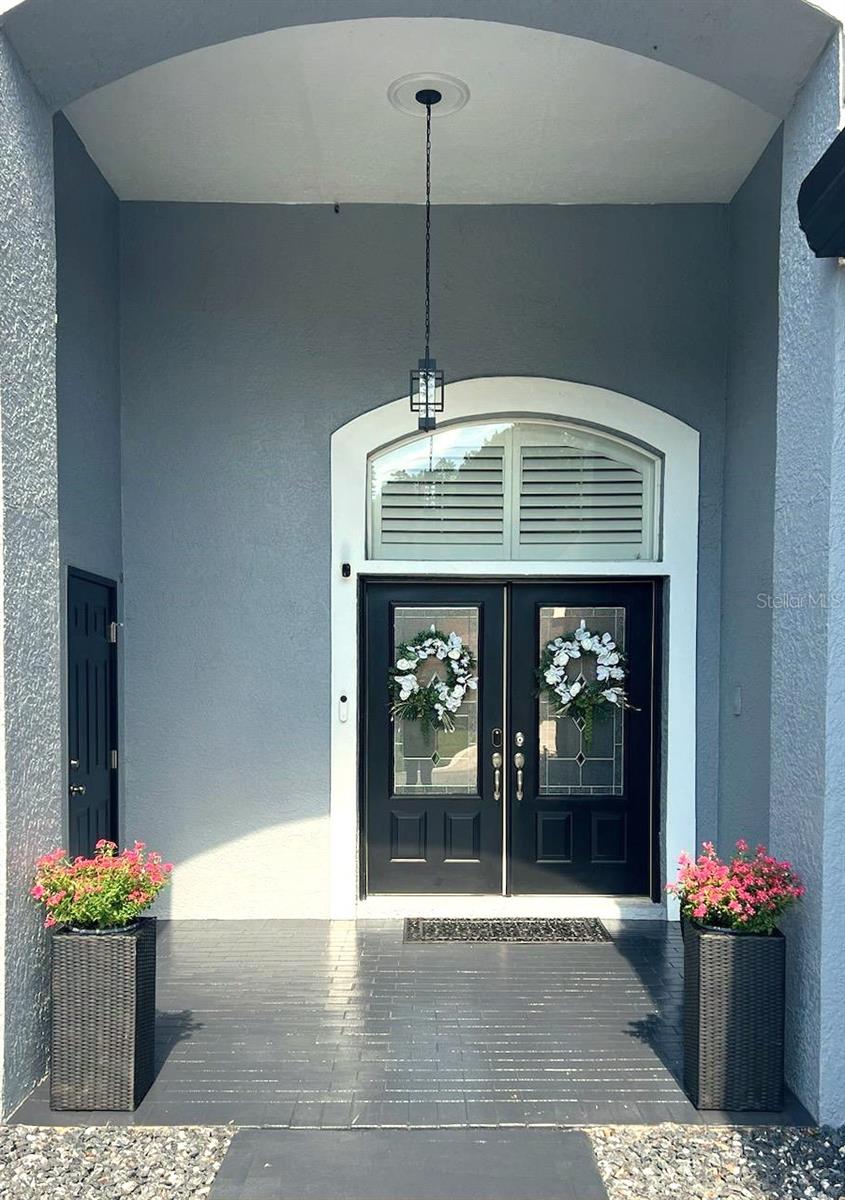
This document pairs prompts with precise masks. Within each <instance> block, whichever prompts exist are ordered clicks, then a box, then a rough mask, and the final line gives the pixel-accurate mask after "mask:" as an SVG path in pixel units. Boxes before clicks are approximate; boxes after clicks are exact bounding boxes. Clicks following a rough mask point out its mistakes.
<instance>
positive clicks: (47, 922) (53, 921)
mask: <svg viewBox="0 0 845 1200" xmlns="http://www.w3.org/2000/svg"><path fill="white" fill-rule="evenodd" d="M55 924H56V918H55V917H47V918H46V919H45V921H44V928H45V929H50V928H52V926H53V925H55Z"/></svg>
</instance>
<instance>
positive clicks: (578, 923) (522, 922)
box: [403, 917, 613, 942]
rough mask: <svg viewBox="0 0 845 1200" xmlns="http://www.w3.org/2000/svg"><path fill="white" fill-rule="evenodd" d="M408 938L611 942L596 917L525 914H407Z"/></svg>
mask: <svg viewBox="0 0 845 1200" xmlns="http://www.w3.org/2000/svg"><path fill="white" fill-rule="evenodd" d="M403 940H404V941H406V942H610V941H612V940H613V939H612V938H611V936H610V934H609V933H608V932H607V930H606V929H605V927H604V925H602V923H601V921H598V920H596V919H595V918H594V917H572V918H569V917H564V918H545V917H524V918H518V919H512V918H494V919H492V920H481V919H475V920H457V919H454V918H447V917H406V918H405V936H404V938H403Z"/></svg>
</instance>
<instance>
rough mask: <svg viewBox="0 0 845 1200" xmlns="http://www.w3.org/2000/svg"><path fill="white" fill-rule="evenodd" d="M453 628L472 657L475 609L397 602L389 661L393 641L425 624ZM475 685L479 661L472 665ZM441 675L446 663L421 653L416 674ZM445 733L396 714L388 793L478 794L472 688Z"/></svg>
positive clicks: (475, 699)
mask: <svg viewBox="0 0 845 1200" xmlns="http://www.w3.org/2000/svg"><path fill="white" fill-rule="evenodd" d="M432 625H433V626H434V627H435V629H437V630H438V631H439V632H440V633H443V634H445V635H446V637H448V636H449V634H450V633H456V634H458V636H459V637H460V638H462V640H463V642H464V644H465V645H466V646H468V647H469V649H470V650H471V651H472V654H473V656H474V657H475V658H476V659H478V609H477V608H475V607H446V606H444V607H442V608H441V607H436V606H431V607H424V608H423V607H418V606H407V607H398V608H396V609H395V610H394V627H393V653H394V662H395V661H396V659H397V658H398V656H399V647H400V646H401V645H402V644H403V643H405V642H409V641H413V640H414V639H415V638H416V637H417V635H418V634H420V633H427V632H428V631H429V630H430V629H431V626H432ZM475 673H476V675H478V677H479V687H480V686H481V664H480V663H479V665H478V667H476V671H475ZM432 676H436V677H437V678H439V679H445V678H446V666H445V664H444V663H442V662H440V661H438V660H437V659H434V658H429V659H426V660H425V661H424V662H423V663H422V665H421V666H420V667H419V668H418V674H417V677H418V679H419V681H420V683H421V684H423V685H424V684H426V683H428V682H429V681H430V679H431V678H432ZM453 720H454V723H455V728H454V730H453V731H452V732H451V733H447V732H446V731H445V730H442V729H435V730H425V729H423V727H422V725H421V724H420V722H419V721H408V720H405V719H403V718H401V717H398V718H397V719H396V720H395V721H394V724H393V793H394V795H396V796H446V795H449V796H454V795H460V796H475V795H477V794H478V691H477V690H474V691H473V690H469V691H467V693H466V695H465V696H464V698H463V702H462V704H461V707H460V709H459V710H458V712H456V713H455V714H454V716H453Z"/></svg>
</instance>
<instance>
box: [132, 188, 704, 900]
mask: <svg viewBox="0 0 845 1200" xmlns="http://www.w3.org/2000/svg"><path fill="white" fill-rule="evenodd" d="M421 219H422V214H421V210H420V209H418V208H402V207H367V206H363V207H343V208H342V210H341V212H340V214H339V215H335V213H334V212H333V211H332V210H331V208H307V207H306V208H287V207H275V206H247V205H240V206H229V205H190V204H181V205H168V204H124V205H123V206H122V212H121V230H122V235H121V236H122V246H121V255H122V289H123V290H122V296H121V322H122V386H123V403H124V410H123V454H124V459H123V505H124V511H123V521H124V570H125V579H126V610H125V619H126V638H125V646H126V648H125V655H126V668H125V675H126V686H125V691H126V727H127V731H128V745H127V749H126V771H127V798H126V806H127V807H126V822H127V834H128V835H129V836H130V837H131V836H136V835H137V836H143V838H144V839H145V840H146V841H148V842H150V843H154V844H156V845H159V846H160V847H161V849H162V850H163V851H165V852H166V854H167V855H168V857H170V858H172V859H174V860H175V861H176V862H177V863H181V864H182V865H181V867H180V869H179V870H178V871H177V873H176V879H175V884H174V888H173V891H172V895H171V897H170V901H169V903H170V904H171V906H172V911H174V912H175V913H180V914H183V915H189V914H191V915H202V914H203V913H213V914H214V915H217V916H226V915H232V916H236V915H248V914H250V913H254V914H255V915H277V914H278V915H295V914H297V913H301V914H303V915H321V914H322V915H324V914H325V912H326V911H327V889H328V848H327V838H328V758H329V716H328V714H329V695H328V669H329V649H328V638H329V624H328V602H329V569H330V568H329V438H330V434H331V432H332V431H333V430H334V429H336V428H337V427H338V426H339V425H341V424H342V423H343V422H345V421H347V420H349V419H350V418H352V417H353V416H355V415H357V414H358V413H360V412H362V411H364V410H366V409H368V408H371V407H374V406H376V405H378V404H381V403H384V402H386V401H387V400H390V399H392V398H394V397H395V396H396V395H399V394H401V393H402V391H403V388H404V386H405V382H404V381H405V380H406V378H407V370H408V366H409V363H410V362H412V361H413V360H414V359H415V358H416V356H417V355H418V354H419V332H420V319H421V311H420V298H421V291H420V238H421V233H422V225H421ZM434 222H435V268H434V274H435V292H434V334H433V343H434V347H435V349H436V352H437V356H438V358H439V359H440V360H441V361H442V362H443V364H444V366H445V368H446V371H447V372H448V376H449V378H450V379H456V378H463V377H469V376H478V375H496V374H514V375H541V376H552V377H562V378H567V379H573V380H577V381H581V382H586V383H591V384H597V385H600V386H604V387H608V388H611V389H615V390H617V391H620V392H624V393H627V394H630V395H632V396H635V397H638V398H639V399H642V400H645V401H647V402H649V403H651V404H654V405H656V406H658V407H659V408H662V409H665V410H666V411H668V412H671V413H673V414H675V415H676V416H678V417H680V418H681V419H682V420H684V421H687V422H689V423H690V424H691V425H693V426H695V427H696V428H697V429H699V430H700V431H701V434H702V448H703V449H702V480H701V483H702V508H701V511H702V518H701V590H700V620H701V631H702V633H701V654H700V661H699V695H700V696H701V698H702V702H701V703H700V708H699V712H700V718H699V738H700V747H701V750H700V767H699V812H700V820H701V824H702V828H704V829H712V828H713V826H714V823H715V815H716V814H715V805H716V782H717V761H718V755H717V721H718V716H717V714H718V703H717V699H718V688H719V679H718V663H719V659H718V637H719V580H720V574H721V565H720V536H721V474H722V458H723V422H724V392H725V336H726V328H725V313H726V308H727V295H726V279H727V271H726V266H727V216H726V212H725V210H724V209H721V208H718V207H713V206H688V207H687V206H673V207H641V208H565V207H561V208H542V207H536V208H530V209H519V208H509V207H484V208H470V207H462V208H443V209H441V208H438V209H437V210H436V211H435V214H434ZM409 428H410V421H409ZM227 849H228V852H229V857H228V858H227V857H226V851H227ZM268 856H269V857H268ZM270 859H272V861H271V860H270ZM235 862H239V863H243V864H244V869H245V870H247V864H248V871H249V873H250V877H251V878H255V879H256V886H255V890H254V892H253V893H252V894H249V895H245V894H244V893H243V891H242V890H241V889H237V890H236V891H235V892H234V893H232V892H230V891H228V889H227V891H226V893H225V894H223V893H222V892H221V889H220V886H219V880H220V876H221V874H223V873H228V871H229V870H230V869H231V867H232V865H233V863H235Z"/></svg>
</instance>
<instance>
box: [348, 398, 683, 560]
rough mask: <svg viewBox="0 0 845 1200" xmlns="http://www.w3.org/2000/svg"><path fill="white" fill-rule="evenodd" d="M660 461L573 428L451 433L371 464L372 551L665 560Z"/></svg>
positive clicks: (415, 556)
mask: <svg viewBox="0 0 845 1200" xmlns="http://www.w3.org/2000/svg"><path fill="white" fill-rule="evenodd" d="M660 465H661V462H660V457H659V456H658V455H656V454H654V453H652V452H650V451H648V450H645V449H643V448H642V447H640V446H638V445H633V444H631V443H630V442H626V441H625V440H624V439H622V438H621V437H618V436H616V435H614V434H610V433H604V432H598V431H596V430H594V429H591V428H586V427H584V426H579V425H574V424H567V423H565V422H558V421H548V422H546V421H506V420H499V421H490V422H485V423H484V424H474V425H452V426H449V425H447V426H444V427H442V428H441V429H438V430H437V431H436V432H434V433H430V434H423V435H421V436H415V437H414V438H412V439H409V440H408V441H404V442H402V443H401V444H400V445H394V446H392V447H390V448H388V449H386V450H382V451H379V452H378V453H376V454H374V455H372V456H371V458H370V462H369V485H370V505H369V543H368V554H369V557H370V558H382V559H383V558H397V559H408V560H419V559H455V558H471V559H562V560H565V559H581V560H591V559H592V560H616V559H619V560H622V559H656V558H658V557H659V552H660V551H659V526H660V520H659V508H660Z"/></svg>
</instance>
